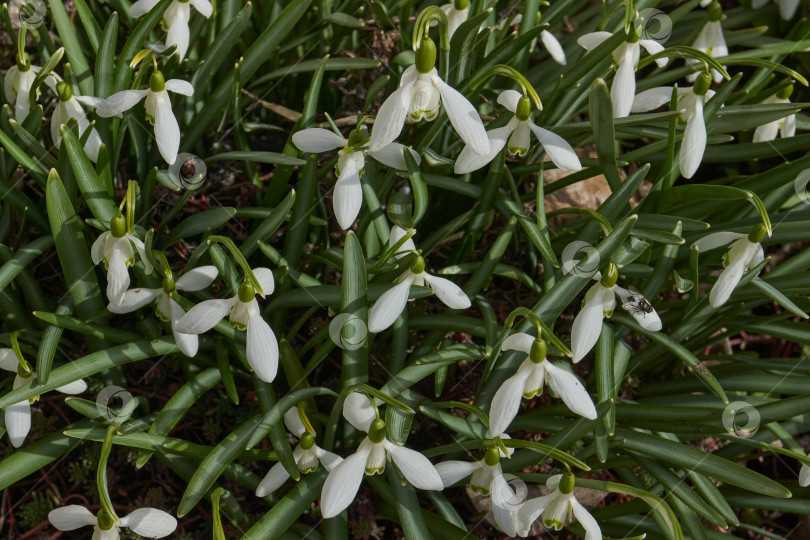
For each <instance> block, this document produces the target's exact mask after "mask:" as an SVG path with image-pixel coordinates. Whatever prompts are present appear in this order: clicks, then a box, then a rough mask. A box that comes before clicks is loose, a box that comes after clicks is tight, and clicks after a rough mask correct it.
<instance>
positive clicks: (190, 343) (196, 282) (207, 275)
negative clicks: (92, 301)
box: [107, 265, 217, 357]
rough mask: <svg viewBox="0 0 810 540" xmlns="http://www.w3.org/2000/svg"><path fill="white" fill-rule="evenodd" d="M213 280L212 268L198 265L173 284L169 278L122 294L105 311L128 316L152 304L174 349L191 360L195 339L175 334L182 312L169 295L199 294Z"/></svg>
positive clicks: (195, 347)
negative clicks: (158, 285)
mask: <svg viewBox="0 0 810 540" xmlns="http://www.w3.org/2000/svg"><path fill="white" fill-rule="evenodd" d="M216 277H217V267H216V266H212V265H208V266H200V267H199V268H194V269H192V270H189V271H188V272H186V273H185V274H183V275H182V276H181V277H180V278H179V279H178V280H177V281H176V282H175V280H174V277H173V276H172V277H167V278H164V279H163V286H162V287H161V288H159V289H147V288H143V287H141V288H137V289H130V290H128V291H127V292H126V293H124V300H123V302H121V304H113V303H112V302H110V304H109V305H108V306H107V309H108V310H110V311H111V312H112V313H131V312H133V311H135V310H136V309H139V308H142V307H143V306H145V305H146V304H149V303H151V302H155V313H157V316H158V317H159V318H160V320H161V321H164V322H170V323H171V326H172V334H173V335H174V341H175V342H176V343H177V346H178V347H180V350H181V351H183V354H185V355H186V356H192V357H193V356H195V355H196V354H197V348H198V346H199V338H198V337H197V335H196V334H183V333H182V332H178V331H177V325H178V323H179V322H180V319H181V318H182V317H183V315H185V314H186V312H185V311H183V308H181V307H180V304H178V303H177V302H175V301H174V299H172V297H171V294H172V293H173V292H175V291H190V292H191V291H201V290H203V289H205V288H207V287H208V286H210V285H211V283H213V281H214V279H216Z"/></svg>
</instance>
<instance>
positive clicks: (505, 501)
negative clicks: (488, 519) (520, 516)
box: [490, 474, 522, 536]
mask: <svg viewBox="0 0 810 540" xmlns="http://www.w3.org/2000/svg"><path fill="white" fill-rule="evenodd" d="M490 497H491V499H492V517H494V518H495V523H496V524H497V525H498V527H500V529H501V530H502V531H503V532H504V533H506V534H507V535H508V536H515V535H516V534H517V519H516V518H517V512H516V510H517V509H518V508H519V507H520V503H521V502H522V501H520V500H518V498H517V496H516V494H515V492H514V491H513V490H512V487H511V486H510V485H509V483H508V482H507V481H506V479H505V478H504V476H503V475H502V474H498V475H496V476H494V477H493V478H492V485H491V488H490Z"/></svg>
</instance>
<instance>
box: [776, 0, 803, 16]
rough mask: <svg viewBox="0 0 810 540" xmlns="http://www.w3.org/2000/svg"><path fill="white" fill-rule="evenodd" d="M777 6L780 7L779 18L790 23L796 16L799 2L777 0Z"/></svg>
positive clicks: (796, 0) (795, 0)
mask: <svg viewBox="0 0 810 540" xmlns="http://www.w3.org/2000/svg"><path fill="white" fill-rule="evenodd" d="M776 4H777V5H778V6H779V16H780V17H782V20H785V21H789V20H790V19H792V18H793V15H795V14H796V8H797V7H799V0H776Z"/></svg>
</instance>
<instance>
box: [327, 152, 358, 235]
mask: <svg viewBox="0 0 810 540" xmlns="http://www.w3.org/2000/svg"><path fill="white" fill-rule="evenodd" d="M355 154H356V155H355ZM358 157H359V160H358V159H357V158H358ZM362 160H363V154H362V152H353V153H352V154H344V155H343V156H341V160H340V164H341V167H340V176H338V179H337V182H335V191H334V193H333V195H332V208H333V210H334V211H335V219H337V222H338V225H340V228H341V229H343V230H346V229H348V228H349V227H351V226H352V223H354V220H355V219H357V215H358V214H359V213H360V207H361V206H363V187H362V185H361V184H360V168H359V167H362V165H363V161H362Z"/></svg>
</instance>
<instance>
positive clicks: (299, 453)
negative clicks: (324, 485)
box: [256, 407, 343, 497]
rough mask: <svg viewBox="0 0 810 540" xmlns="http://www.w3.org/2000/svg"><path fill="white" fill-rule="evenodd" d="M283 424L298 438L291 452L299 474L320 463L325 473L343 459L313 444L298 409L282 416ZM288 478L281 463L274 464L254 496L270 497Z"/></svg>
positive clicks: (313, 439)
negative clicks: (324, 468)
mask: <svg viewBox="0 0 810 540" xmlns="http://www.w3.org/2000/svg"><path fill="white" fill-rule="evenodd" d="M284 423H285V424H286V425H287V429H288V430H289V431H290V432H291V433H293V434H294V435H295V436H296V437H298V444H297V445H296V447H295V450H293V458H294V459H295V463H296V465H298V470H299V471H301V474H308V473H311V472H313V471H314V470H316V469H317V468H318V464H319V463H320V464H321V465H323V466H324V467H326V470H327V471H330V472H331V471H332V470H333V469H334V468H335V467H337V465H338V464H339V463H340V462H341V461H343V458H341V457H340V456H338V455H337V454H333V453H332V452H328V451H326V450H324V449H322V448H320V447H319V446H318V445H317V444H315V436H314V435H312V433H309V432H308V431H307V430H306V428H305V427H304V423H303V422H302V421H301V418H300V417H299V416H298V409H297V408H296V407H293V408H292V409H289V410H288V411H287V412H286V413H285V414H284ZM289 478H290V475H289V473H287V469H285V468H284V465H282V464H281V462H278V463H276V464H275V465H273V466H272V467H271V468H270V471H269V472H268V473H267V475H266V476H265V477H264V478H263V479H262V481H261V482H259V485H258V487H257V488H256V496H257V497H264V496H265V495H270V494H271V493H273V492H274V491H275V490H277V489H278V488H280V487H281V486H282V485H283V484H284V482H286V481H287V480H288V479H289Z"/></svg>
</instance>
